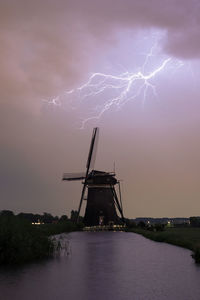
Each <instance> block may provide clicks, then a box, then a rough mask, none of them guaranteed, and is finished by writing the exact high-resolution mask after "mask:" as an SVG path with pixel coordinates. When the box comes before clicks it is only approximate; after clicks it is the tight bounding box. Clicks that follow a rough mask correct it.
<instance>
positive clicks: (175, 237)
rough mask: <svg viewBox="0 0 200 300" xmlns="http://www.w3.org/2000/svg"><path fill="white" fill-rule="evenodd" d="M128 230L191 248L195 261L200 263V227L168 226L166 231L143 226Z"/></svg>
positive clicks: (152, 238)
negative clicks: (152, 229)
mask: <svg viewBox="0 0 200 300" xmlns="http://www.w3.org/2000/svg"><path fill="white" fill-rule="evenodd" d="M127 231H128V232H134V233H138V234H142V235H143V236H144V237H146V238H148V239H151V240H153V241H157V242H164V243H168V244H172V245H176V246H180V247H183V248H187V249H190V250H192V251H193V254H192V257H193V258H194V260H195V262H196V263H200V228H192V227H187V228H184V227H181V228H166V229H165V230H164V231H156V232H154V231H150V230H147V229H141V228H129V229H128V230H127Z"/></svg>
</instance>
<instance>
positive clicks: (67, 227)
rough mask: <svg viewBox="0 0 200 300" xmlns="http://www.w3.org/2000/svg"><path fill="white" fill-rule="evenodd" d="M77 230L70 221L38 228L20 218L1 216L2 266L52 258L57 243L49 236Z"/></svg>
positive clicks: (0, 243)
mask: <svg viewBox="0 0 200 300" xmlns="http://www.w3.org/2000/svg"><path fill="white" fill-rule="evenodd" d="M75 230H78V228H77V227H76V226H75V225H74V224H73V223H71V222H70V221H68V222H60V223H58V224H43V225H40V226H37V225H32V224H31V223H30V222H28V221H27V220H25V219H23V218H20V217H18V216H0V264H6V265H8V264H9V265H14V264H21V263H26V262H29V261H33V260H38V259H42V258H48V257H51V256H52V255H53V253H54V249H55V243H54V241H53V240H52V239H50V238H49V236H50V235H54V234H59V233H62V232H70V231H75Z"/></svg>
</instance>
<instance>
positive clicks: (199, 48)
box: [0, 0, 200, 216]
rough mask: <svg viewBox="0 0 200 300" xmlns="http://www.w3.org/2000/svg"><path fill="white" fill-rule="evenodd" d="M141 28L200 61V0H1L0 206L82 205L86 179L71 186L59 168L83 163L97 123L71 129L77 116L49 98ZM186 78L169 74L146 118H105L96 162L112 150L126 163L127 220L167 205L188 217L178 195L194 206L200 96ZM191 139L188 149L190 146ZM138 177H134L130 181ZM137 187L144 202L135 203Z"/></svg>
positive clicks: (166, 49) (166, 48) (172, 51)
mask: <svg viewBox="0 0 200 300" xmlns="http://www.w3.org/2000/svg"><path fill="white" fill-rule="evenodd" d="M143 30H146V31H147V32H148V31H151V30H159V31H160V32H162V33H163V36H162V39H160V41H159V43H160V47H161V49H162V52H163V53H164V54H166V55H170V56H172V57H175V58H178V59H180V60H183V61H184V62H188V61H197V62H198V60H199V58H200V35H199V32H200V3H199V1H198V0H197V1H196V0H190V1H188V0H168V1H161V0H102V1H96V0H84V1H82V0H79V1H78V0H73V1H72V0H67V1H66V0H54V1H53V0H44V1H39V0H35V1H30V0H18V1H12V0H5V1H3V0H0V66H1V68H0V141H1V145H2V155H1V157H0V160H1V170H0V173H1V178H2V180H1V202H0V204H1V207H0V208H2V209H8V208H9V209H14V210H15V211H21V210H25V211H28V210H32V211H50V212H55V213H59V214H61V213H63V212H64V211H65V208H67V209H68V210H70V209H72V208H75V207H76V205H77V202H76V203H75V202H73V201H74V199H78V197H79V189H80V188H81V185H80V187H79V188H78V189H77V186H75V185H73V184H72V186H68V187H67V188H66V186H65V187H64V186H63V184H61V182H60V178H61V172H62V171H66V172H68V171H69V172H70V171H82V170H83V169H84V167H85V161H86V157H85V156H86V155H87V149H88V147H89V145H88V143H89V138H90V133H91V128H92V126H96V125H99V124H94V123H92V124H91V128H89V130H87V131H78V130H76V128H74V127H73V126H72V123H73V117H74V116H73V113H71V112H66V111H64V110H62V109H60V110H55V111H54V108H53V109H52V108H50V107H48V105H47V106H45V105H44V103H45V102H44V101H43V100H45V99H49V98H52V97H55V96H56V95H58V94H62V93H64V92H65V91H66V90H70V89H73V88H74V87H77V86H79V85H80V83H81V82H83V81H84V80H87V75H88V72H90V71H91V70H94V69H95V70H96V65H99V62H100V63H101V61H102V60H103V59H104V58H105V57H106V55H107V53H108V52H109V51H110V49H113V48H117V47H118V45H119V42H120V41H119V33H121V35H123V32H126V31H131V32H133V37H134V35H136V34H138V32H139V33H140V32H142V31H143ZM124 36H125V33H124ZM141 37H142V35H141ZM124 40H126V37H125V38H124ZM133 45H134V39H133ZM121 55H122V54H121ZM123 55H124V56H126V53H124V54H123ZM119 63H120V62H119ZM193 75H194V74H193ZM190 77H191V76H190ZM194 77H195V75H194ZM174 82H175V83H174ZM183 82H184V83H185V82H186V79H185V78H184V76H182V78H181V79H179V81H178V80H177V82H176V81H175V80H171V82H170V83H168V84H171V85H170V87H169V86H168V85H166V84H165V82H164V79H163V81H162V82H161V88H160V90H161V91H163V94H162V95H163V103H164V104H163V106H164V109H163V110H164V112H163V111H162V112H160V111H159V106H155V105H154V104H153V105H152V106H151V107H148V109H147V111H148V113H149V114H147V113H146V114H142V113H141V111H140V108H136V107H135V106H134V105H135V104H130V105H129V106H128V107H127V108H125V109H124V112H123V113H122V115H119V113H117V114H116V115H115V116H112V118H109V117H108V116H106V117H105V119H104V124H101V127H102V129H103V132H104V138H103V137H102V143H103V145H105V144H106V145H107V147H108V148H107V147H103V146H100V149H99V157H100V158H99V164H100V166H102V168H104V167H105V166H107V165H109V167H110V168H111V166H112V164H113V162H112V163H110V162H109V161H108V160H107V158H106V157H109V155H108V150H107V149H111V150H112V151H111V152H112V153H113V155H114V156H116V157H115V158H116V160H118V161H121V162H122V161H123V164H122V163H121V164H120V163H119V173H120V174H121V175H120V176H122V177H123V178H124V179H125V181H126V182H127V186H126V192H125V196H126V199H127V202H126V208H127V209H128V210H129V211H130V216H132V215H134V214H136V215H138V214H148V213H149V214H150V215H153V214H154V215H155V216H156V215H159V216H160V215H163V214H164V211H166V213H167V214H168V215H170V214H171V215H173V211H174V214H176V215H178V214H179V215H180V214H182V215H187V212H188V210H189V209H188V208H189V204H186V202H184V203H185V205H183V209H182V210H181V211H180V212H179V207H180V201H181V200H180V199H182V198H184V197H185V198H184V201H186V198H188V197H189V196H190V194H192V195H193V198H194V204H195V205H196V204H197V199H198V196H197V195H199V187H198V184H197V181H196V179H197V177H199V169H198V167H197V165H196V161H197V159H198V151H199V143H198V142H197V141H196V136H197V132H198V128H199V119H198V113H197V112H198V110H199V103H198V101H197V99H198V98H199V93H198V91H197V90H195V91H194V89H193V90H192V88H191V85H190V87H188V89H187V88H186V86H185V85H184V84H183ZM183 85H184V90H182V88H183ZM172 90H173V93H172ZM180 99H181V100H183V101H182V102H181V105H180ZM188 99H189V102H190V107H189V105H188ZM166 103H167V104H166ZM133 106H134V107H133ZM180 107H181V108H180ZM133 109H135V112H133V113H132V110H133ZM130 111H131V113H130ZM77 114H78V112H77ZM187 118H188V119H187ZM111 119H112V120H111ZM186 120H187V121H186ZM87 129H88V128H87ZM185 132H187V135H186V137H184V139H183V140H179V138H178V137H179V136H180V135H181V136H184V133H185ZM130 136H131V138H133V140H132V141H131V142H130ZM188 143H189V144H190V149H188V147H185V145H188ZM135 144H137V146H135ZM119 145H120V147H119ZM124 145H125V146H124ZM162 145H165V147H164V146H163V147H162ZM174 145H176V147H175V146H174ZM126 147H127V148H128V149H126ZM125 149H126V150H125ZM141 149H142V150H141ZM191 149H192V150H191ZM194 149H195V150H194ZM115 151H116V154H114V153H115ZM124 151H125V153H126V154H124ZM179 153H182V154H181V155H180V156H179ZM191 153H192V154H191ZM115 158H113V157H112V159H113V160H114V159H115ZM125 158H126V159H125ZM130 161H131V163H130ZM144 161H145V162H146V163H144ZM97 162H98V160H97ZM169 166H171V170H170V168H169ZM181 166H185V168H186V169H187V170H188V174H187V175H185V173H184V171H183V169H182V167H181ZM173 168H174V169H173ZM133 170H134V172H135V173H134V172H133ZM133 173H134V174H135V175H134V176H136V174H137V176H136V177H137V178H135V179H133V178H132V174H133ZM181 179H182V181H181ZM133 181H134V184H133ZM183 183H184V188H182V187H181V186H182V184H183ZM143 185H145V186H146V190H145V191H144V190H143ZM157 187H158V188H157ZM170 188H171V194H170V192H169V191H170ZM176 188H177V190H178V191H179V192H178V194H177V191H176ZM134 193H135V198H137V199H139V200H138V203H137V204H134V205H133V204H132V200H131V199H132V195H134ZM163 195H164V196H163ZM162 197H163V199H165V200H163V202H161V203H160V202H159V199H160V198H162ZM173 197H177V199H178V200H177V202H176V201H175V200H174V199H173ZM128 199H129V200H128ZM147 199H148V203H146V202H145V201H147ZM34 201H35V202H34ZM77 201H78V200H77ZM167 201H169V204H170V205H171V206H170V208H169V209H168V205H167ZM155 206H157V207H158V212H157V213H156V212H155V213H154V208H153V207H155ZM173 206H174V207H175V208H174V210H173ZM130 208H131V209H132V210H131V209H130ZM191 213H194V210H191Z"/></svg>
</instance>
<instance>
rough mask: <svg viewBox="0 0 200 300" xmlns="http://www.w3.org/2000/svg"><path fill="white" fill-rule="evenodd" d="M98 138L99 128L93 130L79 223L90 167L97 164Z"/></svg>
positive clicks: (79, 209)
mask: <svg viewBox="0 0 200 300" xmlns="http://www.w3.org/2000/svg"><path fill="white" fill-rule="evenodd" d="M98 136H99V128H98V127H95V128H94V129H93V133H92V139H91V144H90V150H89V154H88V160H87V164H86V173H85V174H84V175H85V176H84V178H85V180H84V183H83V189H82V193H81V199H80V203H79V208H78V215H77V220H76V221H77V222H78V219H79V214H80V211H81V206H82V203H83V199H84V195H85V190H86V186H87V178H88V174H89V170H90V167H91V163H92V164H93V165H94V162H95V155H96V150H97V142H98Z"/></svg>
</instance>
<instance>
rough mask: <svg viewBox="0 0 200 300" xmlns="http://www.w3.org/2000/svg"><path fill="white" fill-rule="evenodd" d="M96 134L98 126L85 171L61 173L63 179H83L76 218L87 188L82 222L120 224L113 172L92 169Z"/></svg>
mask: <svg viewBox="0 0 200 300" xmlns="http://www.w3.org/2000/svg"><path fill="white" fill-rule="evenodd" d="M98 135H99V130H98V128H94V129H93V134H92V140H91V144H90V149H89V155H88V160H87V164H86V172H85V173H76V174H73V173H65V174H64V175H63V180H68V181H72V180H82V179H83V180H84V181H83V189H82V193H81V199H80V203H79V208H78V213H77V216H76V219H77V220H78V218H79V214H80V210H81V206H82V202H83V199H85V193H86V188H87V189H88V195H87V199H85V200H87V206H86V211H85V216H84V224H85V225H87V226H94V225H111V224H120V223H121V220H120V218H119V217H118V215H117V213H116V208H117V209H118V211H119V213H120V215H121V218H122V221H124V216H123V209H122V202H121V192H120V184H119V181H117V179H116V178H115V173H111V172H102V171H97V170H94V169H93V167H94V162H95V155H96V151H97V142H98ZM116 184H118V185H119V195H120V198H119V199H120V200H118V196H117V193H116V190H115V185H116Z"/></svg>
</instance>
